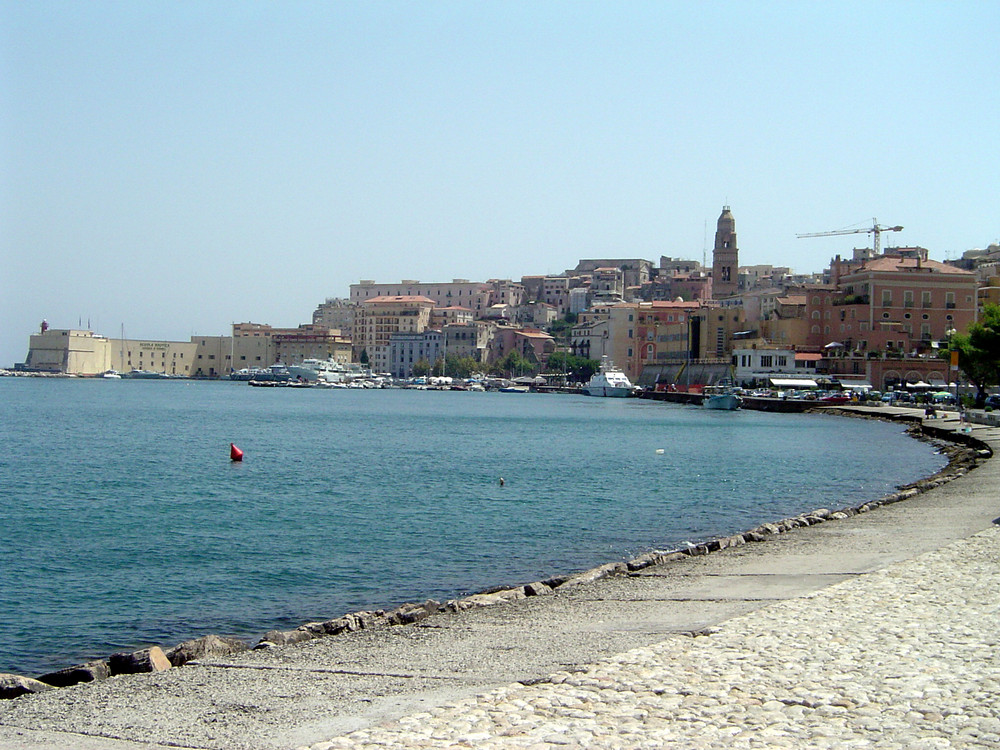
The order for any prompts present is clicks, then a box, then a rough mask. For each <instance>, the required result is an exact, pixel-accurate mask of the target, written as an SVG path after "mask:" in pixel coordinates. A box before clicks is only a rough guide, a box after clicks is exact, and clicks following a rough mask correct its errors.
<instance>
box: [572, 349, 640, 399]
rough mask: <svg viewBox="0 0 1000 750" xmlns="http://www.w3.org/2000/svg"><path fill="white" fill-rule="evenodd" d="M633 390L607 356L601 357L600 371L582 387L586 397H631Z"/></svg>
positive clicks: (625, 377) (626, 378) (622, 373)
mask: <svg viewBox="0 0 1000 750" xmlns="http://www.w3.org/2000/svg"><path fill="white" fill-rule="evenodd" d="M634 390H635V388H634V387H633V386H632V383H631V382H630V381H629V379H628V377H627V376H626V375H625V373H624V372H622V371H621V370H619V369H618V368H616V367H615V366H614V364H613V363H612V362H611V360H609V359H608V357H607V355H605V356H603V357H601V369H600V370H599V371H597V372H595V373H594V374H593V376H592V377H591V378H590V380H588V381H587V384H586V385H585V386H583V392H584V393H586V394H587V395H588V396H606V397H608V398H625V397H626V396H631V395H632V392H633V391H634Z"/></svg>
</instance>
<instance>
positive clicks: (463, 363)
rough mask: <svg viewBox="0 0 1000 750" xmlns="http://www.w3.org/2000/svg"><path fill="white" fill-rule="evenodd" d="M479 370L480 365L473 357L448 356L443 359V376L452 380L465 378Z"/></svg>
mask: <svg viewBox="0 0 1000 750" xmlns="http://www.w3.org/2000/svg"><path fill="white" fill-rule="evenodd" d="M479 369H481V365H480V364H479V362H477V361H476V360H475V359H474V358H473V357H459V356H458V355H457V354H449V355H448V356H447V357H446V358H445V366H444V370H445V374H446V375H448V376H449V377H452V378H467V377H469V376H471V375H472V373H474V372H476V371H477V370H479Z"/></svg>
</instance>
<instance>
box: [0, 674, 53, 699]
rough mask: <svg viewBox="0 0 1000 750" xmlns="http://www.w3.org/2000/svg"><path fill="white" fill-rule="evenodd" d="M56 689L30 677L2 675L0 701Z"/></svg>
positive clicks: (0, 677) (0, 676) (0, 678)
mask: <svg viewBox="0 0 1000 750" xmlns="http://www.w3.org/2000/svg"><path fill="white" fill-rule="evenodd" d="M54 689H55V688H53V687H52V686H51V685H46V684H45V683H44V682H40V681H39V680H33V679H31V678H30V677H22V676H21V675H18V674H6V673H0V699H5V698H17V697H18V696H20V695H26V694H28V693H41V692H43V691H45V690H54Z"/></svg>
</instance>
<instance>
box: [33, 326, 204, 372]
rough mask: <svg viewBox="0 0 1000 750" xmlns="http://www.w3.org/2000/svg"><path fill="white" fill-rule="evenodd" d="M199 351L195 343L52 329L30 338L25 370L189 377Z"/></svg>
mask: <svg viewBox="0 0 1000 750" xmlns="http://www.w3.org/2000/svg"><path fill="white" fill-rule="evenodd" d="M196 349H197V346H196V345H195V344H194V342H193V341H150V340H143V339H123V338H117V339H112V338H108V337H106V336H101V335H99V334H95V333H94V332H93V331H87V330H78V329H58V328H49V329H46V330H43V331H41V332H40V333H37V334H34V335H33V336H31V338H30V339H29V342H28V356H27V357H26V358H25V363H24V369H26V370H32V371H37V372H52V373H62V374H67V375H84V376H87V375H90V376H93V375H101V374H103V373H105V372H107V371H108V370H116V371H118V372H121V373H129V372H131V371H133V370H142V371H145V372H155V373H158V374H162V375H178V376H188V375H191V372H192V368H193V367H194V366H195V362H196V358H195V351H196Z"/></svg>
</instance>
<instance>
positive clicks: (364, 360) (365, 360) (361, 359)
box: [358, 349, 369, 365]
mask: <svg viewBox="0 0 1000 750" xmlns="http://www.w3.org/2000/svg"><path fill="white" fill-rule="evenodd" d="M358 361H359V362H360V363H361V364H363V365H367V364H368V362H369V360H368V350H367V349H362V350H361V356H360V357H358Z"/></svg>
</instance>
